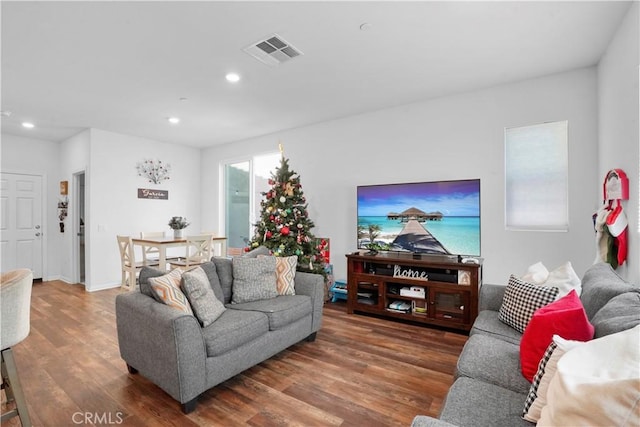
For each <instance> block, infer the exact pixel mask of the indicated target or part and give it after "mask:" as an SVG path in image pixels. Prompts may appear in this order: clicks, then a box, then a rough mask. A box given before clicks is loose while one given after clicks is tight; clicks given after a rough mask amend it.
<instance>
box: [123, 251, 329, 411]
mask: <svg viewBox="0 0 640 427" xmlns="http://www.w3.org/2000/svg"><path fill="white" fill-rule="evenodd" d="M202 267H203V270H205V273H206V274H207V277H208V278H209V280H210V282H216V280H215V279H216V278H217V279H219V281H220V285H221V286H219V287H217V289H215V286H213V287H214V291H215V292H217V295H216V296H217V297H218V299H220V300H223V302H224V304H225V306H226V308H227V309H226V310H225V311H224V312H223V314H222V315H221V316H220V317H219V318H218V319H216V320H215V321H214V322H213V323H212V324H210V325H208V326H207V327H205V328H203V327H202V326H201V325H200V323H199V322H198V320H197V319H196V317H194V316H192V315H188V314H186V313H184V312H181V311H179V310H177V309H175V308H173V307H170V306H168V305H164V304H162V303H160V302H158V301H156V299H154V297H153V294H152V291H151V288H150V286H149V278H150V277H155V276H160V275H162V274H163V273H162V272H160V271H159V270H154V269H151V268H146V267H145V268H144V269H143V270H142V271H141V273H140V288H139V290H135V291H133V292H128V293H124V294H120V295H118V296H117V297H116V323H117V331H118V343H119V345H120V355H121V357H122V358H123V359H124V361H125V362H126V363H127V368H128V369H129V372H131V373H137V372H139V373H140V374H142V375H143V376H145V377H146V378H148V379H149V380H150V381H152V382H153V383H155V384H156V385H158V386H159V387H160V388H162V389H163V390H164V391H166V392H167V393H168V394H169V395H170V396H171V397H173V398H174V399H175V400H177V401H178V402H180V403H181V405H182V410H183V412H185V413H189V412H191V411H193V410H194V409H195V407H196V405H197V399H198V396H199V395H200V394H201V393H203V392H205V391H206V390H208V389H210V388H212V387H214V386H216V385H217V384H220V383H221V382H223V381H225V380H227V379H229V378H231V377H233V376H235V375H237V374H238V373H240V372H242V371H244V370H246V369H248V368H250V367H252V366H254V365H256V364H258V363H260V362H262V361H263V360H266V359H268V358H270V357H271V356H273V355H275V354H277V353H279V352H280V351H282V350H284V349H286V348H287V347H289V346H291V345H293V344H296V343H298V342H300V341H302V340H304V339H306V340H308V341H313V340H314V339H315V335H316V332H317V331H318V330H319V329H320V325H321V322H322V306H323V304H324V278H323V277H322V276H321V275H318V274H309V273H303V272H297V273H296V275H295V295H282V296H278V297H276V298H272V299H267V300H259V301H253V302H247V303H242V304H231V303H230V302H231V295H232V288H233V268H232V261H231V260H230V259H226V258H214V259H212V262H209V263H206V264H203V266H202ZM213 275H215V276H213ZM220 288H221V291H222V292H220ZM220 293H222V295H219V294H220Z"/></svg>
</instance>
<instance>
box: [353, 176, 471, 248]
mask: <svg viewBox="0 0 640 427" xmlns="http://www.w3.org/2000/svg"><path fill="white" fill-rule="evenodd" d="M357 197H358V209H357V211H358V249H373V250H386V251H399V252H411V253H415V254H438V255H448V254H450V255H461V256H480V180H479V179H467V180H456V181H434V182H416V183H406V184H384V185H363V186H358V187H357Z"/></svg>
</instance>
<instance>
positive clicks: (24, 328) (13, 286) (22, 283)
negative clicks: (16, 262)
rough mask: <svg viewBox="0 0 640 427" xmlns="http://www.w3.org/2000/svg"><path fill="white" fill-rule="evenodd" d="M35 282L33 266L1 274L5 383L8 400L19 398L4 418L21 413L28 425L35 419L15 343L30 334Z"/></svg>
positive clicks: (0, 334)
mask: <svg viewBox="0 0 640 427" xmlns="http://www.w3.org/2000/svg"><path fill="white" fill-rule="evenodd" d="M32 285H33V274H32V273H31V270H27V269H19V270H13V271H9V272H7V273H2V276H1V277H0V291H1V292H0V301H2V317H0V344H1V346H2V387H3V388H5V393H6V395H7V401H12V400H15V402H16V407H15V409H13V410H11V411H8V412H6V413H4V414H2V418H1V421H2V422H5V421H6V420H7V419H9V418H13V417H15V416H18V417H20V422H21V423H22V425H23V426H24V427H26V426H31V419H30V418H29V411H28V410H27V402H26V401H25V398H24V393H23V392H22V386H21V385H20V379H19V378H18V370H17V368H16V362H15V359H14V357H13V351H12V350H11V347H13V346H14V345H16V344H18V343H19V342H21V341H22V340H24V339H25V338H26V337H27V335H29V329H30V310H31V286H32Z"/></svg>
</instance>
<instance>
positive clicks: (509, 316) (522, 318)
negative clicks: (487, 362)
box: [498, 274, 558, 333]
mask: <svg viewBox="0 0 640 427" xmlns="http://www.w3.org/2000/svg"><path fill="white" fill-rule="evenodd" d="M557 295H558V288H556V287H546V286H536V285H532V284H531V283H527V282H524V281H522V280H520V279H519V278H517V277H516V276H514V275H513V274H512V275H511V277H510V278H509V284H508V285H507V289H506V290H505V291H504V298H503V300H502V305H501V306H500V311H499V316H498V318H499V319H500V320H501V321H502V322H504V323H506V324H507V325H509V326H511V327H512V328H514V329H515V330H517V331H518V332H520V333H522V332H524V328H526V327H527V323H529V320H530V319H531V316H533V313H534V312H535V311H536V310H537V309H539V308H540V307H544V306H545V305H547V304H549V303H551V302H553V301H554V300H555V299H556V296H557Z"/></svg>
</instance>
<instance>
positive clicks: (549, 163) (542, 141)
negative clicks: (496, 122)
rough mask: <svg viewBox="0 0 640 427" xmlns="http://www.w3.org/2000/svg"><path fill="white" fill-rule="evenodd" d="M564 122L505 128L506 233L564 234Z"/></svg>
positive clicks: (566, 151)
mask: <svg viewBox="0 0 640 427" xmlns="http://www.w3.org/2000/svg"><path fill="white" fill-rule="evenodd" d="M568 165H569V147H568V122H567V121H560V122H553V123H543V124H539V125H533V126H524V127H518V128H510V129H505V221H506V228H507V229H508V230H537V231H567V230H568V229H569V201H568V169H569V166H568Z"/></svg>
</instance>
